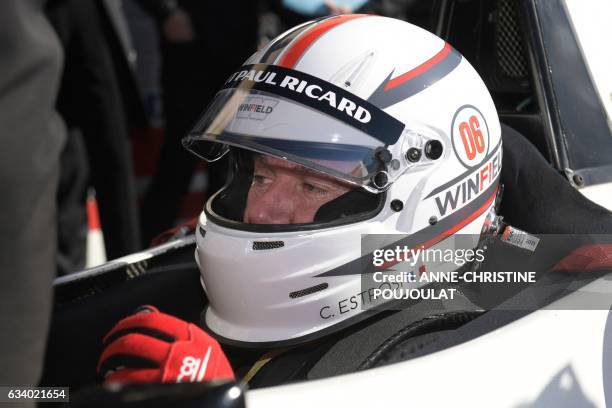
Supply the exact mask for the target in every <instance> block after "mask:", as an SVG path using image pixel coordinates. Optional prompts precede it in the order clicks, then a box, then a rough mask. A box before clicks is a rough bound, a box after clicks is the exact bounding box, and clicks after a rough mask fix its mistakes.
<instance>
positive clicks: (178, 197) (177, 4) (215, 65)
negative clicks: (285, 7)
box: [137, 0, 259, 245]
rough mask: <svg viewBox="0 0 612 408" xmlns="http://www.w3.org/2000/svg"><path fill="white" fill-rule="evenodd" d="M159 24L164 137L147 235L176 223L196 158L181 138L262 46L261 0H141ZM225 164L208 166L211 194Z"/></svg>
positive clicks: (145, 214)
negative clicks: (230, 74) (259, 40)
mask: <svg viewBox="0 0 612 408" xmlns="http://www.w3.org/2000/svg"><path fill="white" fill-rule="evenodd" d="M137 3H138V4H139V5H140V6H141V7H142V8H144V9H145V10H146V11H147V12H148V13H149V14H151V15H152V16H154V17H155V19H156V20H157V22H158V24H159V28H160V36H161V40H162V41H161V51H162V91H163V102H162V103H163V109H164V120H165V135H166V137H165V141H164V145H163V146H162V148H161V152H160V157H159V161H158V165H157V169H156V172H155V175H154V177H153V180H152V184H151V186H150V188H149V190H148V191H147V193H146V194H145V198H144V202H143V207H142V212H141V215H142V218H141V225H142V230H141V231H142V238H143V244H145V245H148V244H149V242H150V241H151V239H152V238H153V237H154V236H155V235H157V234H159V233H160V232H162V231H165V230H167V229H168V228H170V227H172V225H173V224H174V222H175V220H176V218H177V216H178V214H179V211H180V206H181V203H182V198H183V197H184V196H185V194H186V193H187V191H188V189H189V184H190V181H191V178H192V175H193V173H194V169H195V167H196V162H197V161H196V158H195V157H194V156H192V155H190V154H189V153H188V152H186V151H185V150H184V149H183V147H182V146H181V143H180V139H181V137H183V136H184V135H185V134H186V133H187V131H188V130H189V129H190V128H191V126H192V125H193V124H194V122H195V121H196V119H197V118H198V115H199V114H200V113H201V110H202V109H203V107H205V106H206V104H207V103H208V102H209V101H210V100H211V99H212V97H213V96H214V95H215V93H216V92H217V90H218V89H219V88H220V86H221V85H222V84H223V82H224V81H225V80H226V79H227V78H226V76H227V73H228V72H231V71H232V70H233V69H235V68H236V67H239V66H240V65H241V63H242V56H243V55H247V54H251V53H253V52H254V51H255V49H256V45H257V29H258V27H257V12H258V3H259V2H258V1H236V0H229V1H202V0H178V1H175V0H137ZM225 166H226V163H225V162H221V163H214V164H212V165H211V166H209V167H208V188H207V190H208V193H209V194H212V193H213V192H215V191H216V190H218V189H219V188H220V187H221V186H222V184H223V181H224V180H225V171H226V167H225Z"/></svg>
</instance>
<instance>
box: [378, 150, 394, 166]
mask: <svg viewBox="0 0 612 408" xmlns="http://www.w3.org/2000/svg"><path fill="white" fill-rule="evenodd" d="M376 157H378V160H380V161H381V162H383V163H384V164H387V163H389V162H390V161H391V159H392V158H393V157H392V155H391V152H390V151H389V150H387V149H382V150H379V151H377V152H376Z"/></svg>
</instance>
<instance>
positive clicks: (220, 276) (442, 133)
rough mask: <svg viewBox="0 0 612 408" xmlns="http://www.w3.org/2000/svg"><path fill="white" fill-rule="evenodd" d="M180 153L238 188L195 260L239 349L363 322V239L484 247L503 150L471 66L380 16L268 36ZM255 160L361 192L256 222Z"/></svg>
mask: <svg viewBox="0 0 612 408" xmlns="http://www.w3.org/2000/svg"><path fill="white" fill-rule="evenodd" d="M209 142H214V143H209ZM183 143H184V145H185V147H187V148H188V149H189V150H191V151H192V152H194V153H196V154H197V155H199V156H201V157H203V158H205V159H207V160H209V161H214V160H216V159H218V158H219V157H221V156H222V155H223V154H225V153H226V152H228V151H229V152H230V154H231V157H232V163H233V164H232V175H231V176H230V179H229V180H228V182H227V184H226V185H225V187H224V188H223V189H222V190H221V191H219V192H218V193H216V194H215V195H214V196H212V197H211V198H210V199H209V200H208V202H207V203H206V206H205V209H204V211H203V212H202V214H201V215H200V219H199V228H198V232H197V233H196V235H197V250H196V260H197V262H198V265H199V267H200V270H201V281H202V285H203V287H204V290H205V292H206V294H207V297H208V300H209V305H208V306H207V309H206V310H205V319H204V320H205V325H206V326H207V327H208V328H209V329H210V330H211V331H212V332H213V333H214V334H216V335H217V336H218V337H219V338H220V340H221V341H225V342H228V343H230V344H239V345H243V346H244V345H255V346H267V345H274V346H276V345H280V344H297V343H299V342H303V341H306V340H309V339H313V338H317V337H320V336H322V335H324V334H327V333H329V332H332V331H335V330H337V329H339V328H342V327H346V325H349V324H352V323H353V322H355V321H357V320H360V319H361V318H363V317H364V316H365V315H367V313H364V308H365V307H366V306H367V305H366V304H365V303H367V302H368V301H369V299H368V296H367V295H364V293H367V290H366V292H364V288H363V287H362V285H361V283H362V281H361V279H360V274H361V272H363V267H362V266H363V265H364V263H363V262H362V261H363V259H364V258H363V256H362V251H361V235H362V234H402V235H404V236H408V237H412V239H409V242H410V243H411V244H414V245H415V247H416V246H419V247H431V246H434V245H442V244H443V243H444V242H445V241H446V239H447V238H448V237H451V236H453V234H456V233H463V234H476V235H479V234H480V233H481V231H482V230H483V226H484V224H485V220H486V219H487V217H488V216H489V215H490V213H491V211H493V208H494V204H495V198H496V192H497V187H498V181H499V173H500V170H501V154H502V153H501V152H502V149H501V129H500V124H499V120H498V117H497V113H496V110H495V106H494V104H493V101H492V99H491V96H490V95H489V92H488V91H487V88H486V87H485V85H484V83H483V81H482V80H481V78H480V77H479V76H478V74H477V73H476V71H475V70H474V68H473V67H472V66H471V65H470V64H469V63H468V62H467V61H466V60H465V58H463V57H462V56H461V55H460V54H459V53H458V52H457V51H456V50H454V49H453V48H452V47H451V46H450V45H449V44H447V43H445V42H444V41H443V40H442V39H440V38H438V37H436V36H435V35H433V34H431V33H429V32H427V31H424V30H422V29H421V28H419V27H416V26H414V25H412V24H409V23H406V22H403V21H399V20H394V19H390V18H385V17H379V16H370V15H341V16H334V17H328V18H325V19H321V20H317V21H311V22H307V23H305V24H302V25H300V26H297V27H295V28H293V29H291V30H289V31H287V32H285V33H284V34H282V35H280V36H279V37H278V38H276V39H274V40H273V41H272V42H271V43H270V44H268V45H267V46H266V47H265V48H263V49H261V50H260V51H258V52H257V53H255V54H254V55H253V56H252V57H251V58H249V59H248V60H247V61H246V62H245V65H244V66H243V67H242V68H240V69H238V70H237V71H236V72H235V73H233V74H232V75H231V76H230V77H229V79H228V80H227V82H226V84H225V86H224V88H223V89H222V90H221V91H220V92H219V93H218V94H217V95H216V96H215V98H214V100H213V101H212V103H211V104H210V105H209V107H208V109H207V110H206V111H205V113H204V115H203V117H202V118H201V120H200V121H199V122H198V123H197V124H196V126H195V128H194V130H193V131H192V132H191V133H190V134H189V135H188V136H186V137H185V139H184V140H183ZM211 147H212V148H211ZM247 152H249V153H247ZM250 152H256V153H258V154H265V155H271V156H274V157H276V158H281V159H284V160H288V161H291V162H295V163H297V164H299V165H301V166H304V167H307V168H310V169H313V170H315V171H318V172H322V173H326V175H328V176H329V175H331V176H333V177H335V178H337V179H340V180H343V182H345V183H347V182H348V183H351V184H353V185H355V186H357V187H358V188H355V189H353V190H352V191H351V192H349V193H347V194H345V195H344V196H341V197H339V198H337V199H335V200H334V201H332V202H330V203H328V204H326V205H324V206H322V207H321V209H320V210H319V211H318V212H317V215H316V216H315V219H314V222H312V223H306V224H292V225H256V224H247V223H244V222H243V215H242V214H243V212H244V208H245V200H246V195H247V193H248V190H249V188H250V186H251V182H252V171H253V170H252V160H251V159H252V156H253V154H252V153H250ZM447 242H448V241H447ZM474 245H475V244H471V246H472V247H473V246H474ZM366 255H367V254H366Z"/></svg>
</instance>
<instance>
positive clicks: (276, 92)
mask: <svg viewBox="0 0 612 408" xmlns="http://www.w3.org/2000/svg"><path fill="white" fill-rule="evenodd" d="M403 127H404V126H403V124H402V123H401V122H399V121H397V120H395V119H394V118H392V117H391V116H390V115H388V114H386V113H385V112H383V111H382V110H380V109H378V108H376V107H375V106H373V105H371V104H370V103H368V102H367V101H364V100H361V99H359V98H358V97H356V96H355V95H354V94H352V93H349V92H347V91H345V90H343V89H341V88H339V87H336V86H334V85H333V84H330V83H327V82H325V81H322V80H320V79H318V78H315V77H312V76H308V75H305V74H303V73H299V72H296V71H292V70H288V69H284V68H280V67H272V66H250V67H244V68H243V69H242V70H241V71H238V72H237V73H235V74H234V75H232V76H231V77H230V80H229V81H228V84H226V87H225V88H224V89H222V90H221V91H220V92H219V93H218V94H217V95H216V96H215V98H214V99H213V101H212V103H211V104H210V106H209V107H208V109H207V110H206V112H205V113H204V115H203V117H202V118H201V119H200V121H199V122H198V123H197V125H196V126H195V128H194V129H193V130H192V131H191V132H190V134H189V135H187V136H186V137H185V139H184V140H183V144H184V146H185V147H186V148H187V149H189V150H191V151H192V152H193V153H195V154H197V155H198V156H200V157H202V158H204V159H206V160H208V161H214V160H216V159H218V158H219V157H221V156H222V155H223V154H224V153H225V152H226V151H227V148H228V146H237V147H242V148H246V149H249V150H252V151H255V152H259V153H265V154H270V155H273V156H276V157H279V158H282V159H286V160H290V161H293V162H295V163H298V164H300V165H303V166H305V167H309V168H312V169H314V170H317V171H320V172H323V173H326V174H329V175H331V176H334V177H337V178H340V179H342V180H345V181H347V182H350V183H352V184H357V185H361V186H367V185H368V184H369V181H370V179H371V177H372V176H373V175H374V174H376V173H377V172H379V171H381V170H383V169H384V163H382V162H381V161H380V160H378V159H377V157H376V152H377V151H378V150H380V149H381V148H384V147H385V146H388V145H389V144H393V143H395V142H396V141H397V139H398V138H399V136H400V134H401V132H402V130H403ZM211 142H212V143H211Z"/></svg>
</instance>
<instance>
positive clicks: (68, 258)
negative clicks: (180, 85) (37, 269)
mask: <svg viewBox="0 0 612 408" xmlns="http://www.w3.org/2000/svg"><path fill="white" fill-rule="evenodd" d="M47 14H48V16H49V19H50V20H51V22H52V24H53V26H54V28H55V30H56V31H57V33H58V36H59V37H60V40H61V42H62V45H63V47H64V50H65V54H66V62H65V68H64V72H63V75H62V83H61V88H60V93H59V97H58V110H59V112H60V113H61V115H62V116H63V118H64V120H65V121H66V123H67V126H68V128H69V129H70V134H69V139H68V143H67V146H66V149H65V151H64V153H63V155H62V175H61V184H60V195H59V206H60V217H59V223H60V228H59V248H60V257H59V260H58V264H59V272H60V273H68V272H72V271H74V270H78V269H81V268H83V266H84V264H83V262H84V258H85V253H84V252H85V235H86V234H85V232H86V230H85V227H86V223H85V222H86V221H85V195H86V190H87V186H88V184H90V185H92V186H93V188H94V189H95V191H96V194H97V200H98V204H99V208H100V218H101V223H102V229H103V231H104V238H105V246H106V253H107V255H108V257H109V258H110V259H113V258H117V257H120V256H122V255H125V254H128V253H132V252H135V251H137V250H138V249H139V248H140V235H139V232H140V230H139V222H138V219H139V217H138V208H137V199H136V189H135V182H134V175H133V166H132V156H131V149H130V139H129V130H130V127H131V126H142V125H143V124H144V123H145V122H146V119H145V114H144V108H143V106H142V101H141V98H140V94H139V91H138V88H137V85H136V82H135V78H134V73H133V64H134V63H135V53H134V51H133V50H132V47H131V42H130V38H129V33H128V30H127V24H126V22H125V20H124V18H123V15H122V9H121V1H120V0H50V1H49V3H48V4H47ZM85 156H86V159H85V158H84V157H85ZM88 168H89V180H88V178H87V176H86V175H87V170H88Z"/></svg>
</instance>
